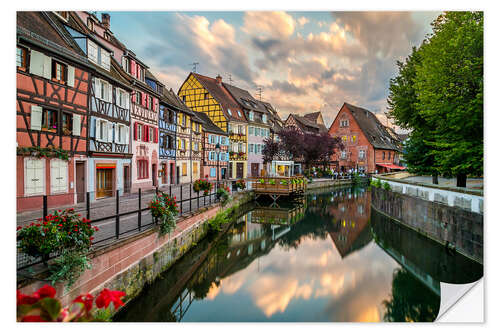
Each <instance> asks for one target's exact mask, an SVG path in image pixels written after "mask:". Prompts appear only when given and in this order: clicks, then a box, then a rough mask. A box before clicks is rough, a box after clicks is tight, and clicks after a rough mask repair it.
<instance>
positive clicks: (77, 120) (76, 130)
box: [73, 114, 82, 136]
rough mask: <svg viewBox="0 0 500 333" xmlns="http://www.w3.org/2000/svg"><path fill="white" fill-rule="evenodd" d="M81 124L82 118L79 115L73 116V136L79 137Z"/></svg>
mask: <svg viewBox="0 0 500 333" xmlns="http://www.w3.org/2000/svg"><path fill="white" fill-rule="evenodd" d="M81 122H82V116H81V115H79V114H73V135H74V136H80V127H81Z"/></svg>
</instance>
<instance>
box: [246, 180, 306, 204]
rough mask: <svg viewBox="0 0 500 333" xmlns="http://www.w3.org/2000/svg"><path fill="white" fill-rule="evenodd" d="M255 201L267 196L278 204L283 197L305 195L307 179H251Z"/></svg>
mask: <svg viewBox="0 0 500 333" xmlns="http://www.w3.org/2000/svg"><path fill="white" fill-rule="evenodd" d="M250 181H251V184H252V189H253V190H254V192H255V199H257V198H258V197H260V196H263V195H266V196H269V197H271V198H272V199H273V201H275V202H276V200H278V198H279V197H281V196H296V195H304V194H305V192H306V189H307V179H306V178H304V177H303V176H294V177H257V178H251V180H250Z"/></svg>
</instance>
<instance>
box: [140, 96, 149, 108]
mask: <svg viewBox="0 0 500 333" xmlns="http://www.w3.org/2000/svg"><path fill="white" fill-rule="evenodd" d="M147 97H148V94H142V101H141V105H142V106H146V105H147V100H148V99H147Z"/></svg>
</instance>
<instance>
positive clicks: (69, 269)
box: [49, 249, 92, 289]
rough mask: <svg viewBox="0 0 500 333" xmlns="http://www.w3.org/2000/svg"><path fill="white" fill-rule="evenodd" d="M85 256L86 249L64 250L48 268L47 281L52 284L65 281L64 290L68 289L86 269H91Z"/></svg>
mask: <svg viewBox="0 0 500 333" xmlns="http://www.w3.org/2000/svg"><path fill="white" fill-rule="evenodd" d="M87 254H88V250H87V249H83V250H70V249H64V250H63V251H62V253H61V255H60V256H59V257H57V258H56V259H54V262H53V264H51V265H50V267H49V270H50V273H51V274H50V276H49V280H50V281H51V282H52V284H53V285H54V284H55V283H56V282H59V281H66V289H69V288H70V287H71V286H72V285H73V284H74V283H75V282H76V280H78V278H79V277H80V275H81V274H82V273H83V272H84V271H85V270H86V269H91V268H92V265H91V264H90V262H89V259H88V257H87Z"/></svg>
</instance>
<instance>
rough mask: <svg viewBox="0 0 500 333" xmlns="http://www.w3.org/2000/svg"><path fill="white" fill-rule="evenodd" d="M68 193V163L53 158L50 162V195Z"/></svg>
mask: <svg viewBox="0 0 500 333" xmlns="http://www.w3.org/2000/svg"><path fill="white" fill-rule="evenodd" d="M67 191H68V162H67V161H63V160H60V159H58V158H53V159H51V160H50V193H61V192H67Z"/></svg>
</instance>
